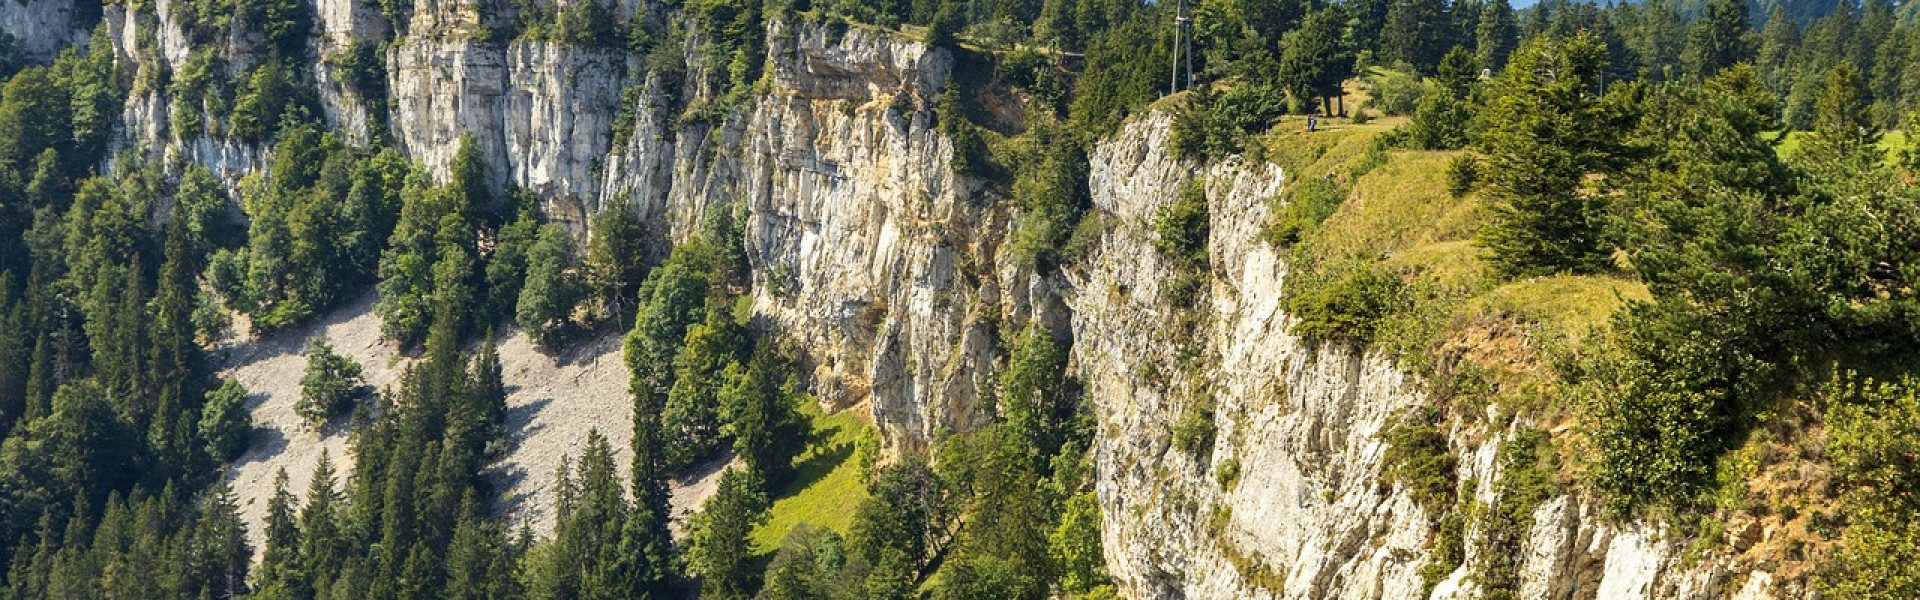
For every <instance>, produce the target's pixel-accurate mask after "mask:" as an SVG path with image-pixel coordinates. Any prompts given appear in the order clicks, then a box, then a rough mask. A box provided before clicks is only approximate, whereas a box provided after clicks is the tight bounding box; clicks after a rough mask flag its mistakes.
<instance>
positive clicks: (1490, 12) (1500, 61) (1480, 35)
mask: <svg viewBox="0 0 1920 600" xmlns="http://www.w3.org/2000/svg"><path fill="white" fill-rule="evenodd" d="M1518 38H1519V28H1518V26H1517V25H1516V24H1515V22H1514V14H1513V6H1512V5H1510V4H1508V3H1507V0H1490V1H1489V2H1487V3H1486V4H1485V5H1484V6H1481V7H1480V22H1479V23H1477V24H1475V26H1474V30H1473V41H1474V53H1473V55H1474V59H1475V60H1476V61H1478V62H1479V66H1480V68H1481V69H1483V70H1486V71H1493V72H1498V71H1499V70H1500V68H1501V67H1505V66H1506V65H1507V55H1509V54H1512V53H1513V46H1514V44H1517V43H1519V39H1518Z"/></svg>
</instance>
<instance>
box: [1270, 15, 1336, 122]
mask: <svg viewBox="0 0 1920 600" xmlns="http://www.w3.org/2000/svg"><path fill="white" fill-rule="evenodd" d="M1346 20H1347V18H1346V15H1345V13H1344V12H1343V11H1342V10H1341V9H1340V7H1339V6H1338V5H1334V6H1329V7H1326V8H1323V9H1320V10H1318V11H1314V12H1312V13H1309V14H1308V15H1307V17H1306V19H1305V20H1304V21H1302V22H1301V24H1300V27H1299V28H1298V29H1295V30H1293V31H1289V32H1287V34H1286V35H1285V36H1284V37H1282V38H1281V40H1280V46H1281V51H1280V69H1279V71H1278V74H1277V82H1278V83H1279V84H1280V86H1281V87H1282V88H1284V89H1286V90H1287V93H1289V94H1292V95H1293V98H1294V100H1295V101H1296V102H1299V103H1300V104H1302V105H1305V106H1312V105H1313V100H1315V99H1319V100H1320V101H1321V105H1322V107H1321V108H1322V110H1323V112H1326V113H1329V114H1331V112H1332V107H1331V106H1328V104H1330V102H1328V101H1327V99H1328V98H1332V97H1337V96H1341V95H1343V91H1342V89H1341V87H1340V86H1341V84H1342V83H1343V82H1345V81H1346V80H1347V78H1349V77H1352V76H1353V51H1352V50H1351V48H1350V47H1349V46H1348V45H1347V40H1346V38H1345V37H1343V35H1342V33H1341V30H1342V28H1343V27H1345V22H1346Z"/></svg>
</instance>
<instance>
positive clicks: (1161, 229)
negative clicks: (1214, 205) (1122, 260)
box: [1153, 177, 1212, 266]
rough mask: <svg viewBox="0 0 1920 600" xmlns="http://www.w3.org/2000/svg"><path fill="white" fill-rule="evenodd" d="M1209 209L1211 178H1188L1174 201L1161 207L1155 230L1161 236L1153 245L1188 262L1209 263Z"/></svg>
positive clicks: (1162, 251)
mask: <svg viewBox="0 0 1920 600" xmlns="http://www.w3.org/2000/svg"><path fill="white" fill-rule="evenodd" d="M1210 219H1211V215H1210V214H1209V213H1208V210H1207V182H1206V179H1204V178H1198V177H1196V178H1194V179H1191V180H1188V181H1187V183H1186V185H1184V186H1182V187H1181V188H1180V195H1179V196H1178V197H1177V198H1176V199H1175V200H1174V201H1173V204H1171V205H1169V206H1167V207H1166V208H1165V209H1162V210H1161V211H1160V215H1159V217H1157V218H1155V219H1154V226H1153V230H1154V233H1155V234H1157V235H1158V237H1157V238H1156V239H1155V240H1154V241H1153V247H1154V248H1155V249H1157V250H1159V251H1160V253H1161V254H1164V255H1166V256H1167V257H1168V258H1172V259H1175V260H1177V261H1180V262H1181V263H1182V264H1185V265H1188V266H1204V265H1206V264H1207V237H1208V236H1209V235H1210V231H1211V228H1212V224H1211V222H1210Z"/></svg>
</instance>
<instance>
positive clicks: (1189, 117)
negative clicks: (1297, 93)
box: [1173, 85, 1287, 160]
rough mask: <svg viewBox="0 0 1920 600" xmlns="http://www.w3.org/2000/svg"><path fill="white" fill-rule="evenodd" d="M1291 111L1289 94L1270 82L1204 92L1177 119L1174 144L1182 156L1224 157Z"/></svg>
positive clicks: (1175, 119)
mask: <svg viewBox="0 0 1920 600" xmlns="http://www.w3.org/2000/svg"><path fill="white" fill-rule="evenodd" d="M1285 114H1287V94H1286V92H1285V91H1283V90H1281V89H1280V88H1277V87H1274V86H1270V85H1241V86H1238V87H1235V88H1233V89H1230V90H1227V91H1226V92H1225V93H1223V94H1221V95H1220V96H1219V97H1218V98H1213V97H1209V96H1207V95H1204V92H1203V93H1202V95H1201V96H1199V97H1198V98H1196V99H1195V100H1194V101H1193V102H1191V103H1189V104H1188V105H1187V106H1186V108H1185V109H1183V110H1181V111H1180V113H1179V114H1177V115H1176V116H1175V118H1174V124H1173V145H1174V148H1176V149H1177V151H1178V152H1179V153H1180V154H1181V155H1182V156H1190V157H1194V158H1199V159H1201V160H1211V159H1216V158H1224V157H1226V156H1228V155H1230V154H1233V153H1236V152H1239V151H1240V150H1241V149H1242V148H1243V147H1245V146H1246V142H1247V137H1248V136H1251V135H1255V134H1259V133H1265V132H1266V131H1267V130H1268V129H1272V128H1273V124H1274V123H1275V122H1276V121H1278V120H1279V119H1280V117H1281V116H1282V115H1285Z"/></svg>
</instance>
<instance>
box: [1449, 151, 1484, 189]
mask: <svg viewBox="0 0 1920 600" xmlns="http://www.w3.org/2000/svg"><path fill="white" fill-rule="evenodd" d="M1479 182H1480V159H1478V158H1474V157H1473V155H1471V154H1462V155H1459V156H1455V157H1453V160H1451V161H1447V193H1449V194H1453V197H1455V198H1459V197H1461V196H1465V195H1467V192H1471V191H1473V186H1474V184H1477V183H1479Z"/></svg>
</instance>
